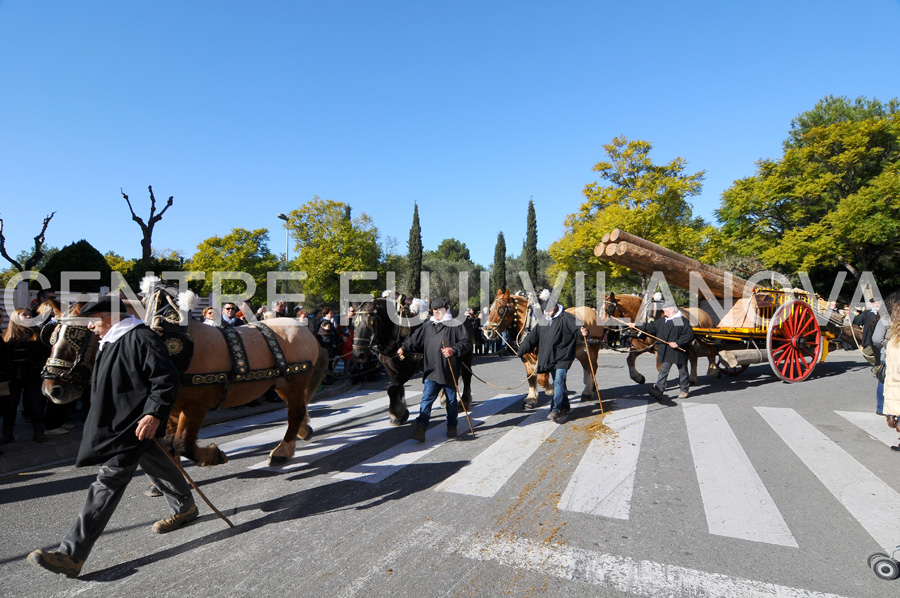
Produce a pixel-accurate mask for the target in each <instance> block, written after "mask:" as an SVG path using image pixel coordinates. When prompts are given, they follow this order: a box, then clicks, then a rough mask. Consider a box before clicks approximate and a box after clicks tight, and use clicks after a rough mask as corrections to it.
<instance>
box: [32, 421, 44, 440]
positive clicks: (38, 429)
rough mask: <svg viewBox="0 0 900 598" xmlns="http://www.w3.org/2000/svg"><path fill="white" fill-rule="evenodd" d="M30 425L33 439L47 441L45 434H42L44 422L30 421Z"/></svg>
mask: <svg viewBox="0 0 900 598" xmlns="http://www.w3.org/2000/svg"><path fill="white" fill-rule="evenodd" d="M31 426H32V427H33V428H34V437H33V438H34V441H35V442H47V435H46V434H44V424H42V423H37V422H32V424H31Z"/></svg>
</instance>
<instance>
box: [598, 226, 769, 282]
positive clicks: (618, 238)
mask: <svg viewBox="0 0 900 598" xmlns="http://www.w3.org/2000/svg"><path fill="white" fill-rule="evenodd" d="M594 255H595V256H597V257H599V258H603V259H605V260H607V261H610V262H613V263H615V264H619V265H620V266H625V267H626V268H630V269H632V270H634V271H635V272H640V273H641V274H644V275H645V276H652V275H653V273H654V272H662V273H663V274H664V275H665V277H666V281H667V282H668V283H669V284H672V285H675V286H677V287H681V288H682V289H686V290H689V289H690V288H691V273H692V272H695V273H696V274H695V276H699V277H700V279H702V280H703V281H704V282H705V283H706V284H707V285H708V286H709V290H710V291H711V292H712V294H713V295H714V296H715V297H717V298H719V299H724V298H725V297H727V296H731V297H734V298H735V299H739V298H741V297H742V296H743V295H744V289H745V288H746V287H750V288H749V289H747V292H748V293H749V292H752V290H753V289H752V287H753V285H751V284H750V283H749V282H748V281H746V280H744V279H743V278H740V277H737V276H734V275H733V274H732V273H731V272H726V271H725V270H720V269H719V268H714V267H712V266H708V265H706V264H704V263H703V262H698V261H697V260H695V259H691V258H689V257H687V256H685V255H682V254H680V253H677V252H675V251H672V250H671V249H667V248H665V247H663V246H662V245H657V244H656V243H652V242H650V241H647V240H646V239H642V238H641V237H638V236H635V235H632V234H630V233H627V232H625V231H623V230H620V229H615V230H613V231H612V232H610V233H606V234H605V235H603V239H602V241H601V242H600V243H598V244H597V246H596V247H595V248H594ZM695 286H696V285H695Z"/></svg>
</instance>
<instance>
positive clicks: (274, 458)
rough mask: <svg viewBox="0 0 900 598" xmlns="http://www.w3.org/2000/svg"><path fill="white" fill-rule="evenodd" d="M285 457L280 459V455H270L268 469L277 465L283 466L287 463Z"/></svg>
mask: <svg viewBox="0 0 900 598" xmlns="http://www.w3.org/2000/svg"><path fill="white" fill-rule="evenodd" d="M287 461H288V460H287V457H282V456H281V455H270V456H269V467H277V466H278V465H284V464H285V463H287Z"/></svg>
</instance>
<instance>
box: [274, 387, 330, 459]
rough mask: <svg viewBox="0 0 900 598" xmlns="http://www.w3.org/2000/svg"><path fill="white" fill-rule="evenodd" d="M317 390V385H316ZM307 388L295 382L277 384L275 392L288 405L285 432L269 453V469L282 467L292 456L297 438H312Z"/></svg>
mask: <svg viewBox="0 0 900 598" xmlns="http://www.w3.org/2000/svg"><path fill="white" fill-rule="evenodd" d="M316 388H318V385H316ZM306 391H307V388H306V387H305V385H304V384H303V383H302V382H301V381H299V380H297V381H291V383H289V384H284V385H282V384H281V383H279V384H278V387H276V388H275V392H277V393H278V396H280V397H281V398H282V399H284V402H285V403H287V404H288V414H287V430H285V432H284V438H282V439H281V442H279V443H278V446H276V447H275V448H274V449H272V451H271V452H270V453H269V467H272V466H277V465H283V464H285V463H287V461H288V459H290V458H291V457H293V456H294V451H295V450H296V448H297V438H300V439H302V440H309V439H310V438H311V437H312V428H311V427H310V426H309V411H307V409H306V405H307V402H308V396H307V392H306Z"/></svg>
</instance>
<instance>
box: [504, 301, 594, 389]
mask: <svg viewBox="0 0 900 598" xmlns="http://www.w3.org/2000/svg"><path fill="white" fill-rule="evenodd" d="M577 342H581V327H580V326H579V325H578V322H576V321H575V316H573V315H572V314H570V313H568V312H566V311H562V310H560V313H559V314H557V315H556V316H554V317H553V319H551V320H550V323H549V324H538V325H537V326H535V327H534V328H533V329H532V330H531V332H529V333H528V336H526V337H525V340H523V341H522V344H520V345H519V350H518V352H517V354H518V356H519V357H522V356H523V355H525V354H526V353H528V352H529V351H531V350H532V349H534V348H535V347H537V350H538V361H537V373H538V374H543V373H545V372H553V371H554V370H559V369H569V366H571V365H572V362H573V361H575V349H576V348H577V345H576V343H577Z"/></svg>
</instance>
